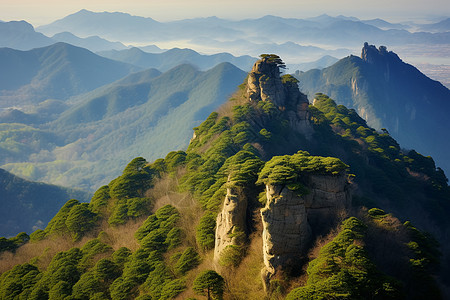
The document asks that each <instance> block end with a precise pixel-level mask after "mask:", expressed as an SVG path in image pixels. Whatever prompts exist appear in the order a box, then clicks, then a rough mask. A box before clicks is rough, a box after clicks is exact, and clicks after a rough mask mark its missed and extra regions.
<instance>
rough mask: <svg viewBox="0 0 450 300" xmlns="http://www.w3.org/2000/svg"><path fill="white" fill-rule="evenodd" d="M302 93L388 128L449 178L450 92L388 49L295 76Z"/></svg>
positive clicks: (373, 50) (366, 47) (371, 50)
mask: <svg viewBox="0 0 450 300" xmlns="http://www.w3.org/2000/svg"><path fill="white" fill-rule="evenodd" d="M296 77H297V78H298V79H299V80H300V83H299V85H300V89H301V90H302V91H304V92H305V93H307V94H308V95H309V97H310V99H313V97H314V94H315V93H317V92H321V93H325V94H327V95H330V97H332V98H334V99H338V100H337V101H338V102H339V103H340V104H343V105H345V106H347V107H350V108H354V109H355V110H356V111H357V112H358V113H359V114H360V115H361V116H363V117H364V118H365V119H366V120H367V121H368V123H369V124H370V125H371V126H373V127H374V128H376V129H381V128H386V129H387V130H388V131H389V132H390V133H391V134H392V136H393V137H394V138H395V139H396V140H398V141H399V142H400V143H401V145H403V146H404V147H407V148H413V149H416V150H417V151H420V152H421V153H422V154H424V155H432V156H433V157H434V159H435V160H436V162H437V165H438V166H440V167H442V168H443V169H445V171H446V172H447V174H448V173H450V156H449V154H448V153H449V152H448V149H450V139H448V128H450V119H449V118H448V116H449V115H450V90H449V89H448V88H446V87H445V86H443V85H442V84H441V83H439V82H437V81H434V80H432V79H430V78H428V77H427V76H425V75H424V74H422V73H421V72H420V71H419V70H417V69H416V68H415V67H413V66H412V65H409V64H407V63H404V62H403V61H402V60H401V59H400V58H399V57H398V56H397V55H396V54H395V53H393V52H391V51H387V49H386V47H380V48H379V49H377V48H375V47H374V46H370V45H368V44H365V45H364V48H363V50H362V54H361V57H357V56H349V57H346V58H344V59H341V60H340V61H338V62H337V63H335V64H334V65H332V66H330V67H328V68H325V69H323V70H310V71H308V72H305V73H297V74H296Z"/></svg>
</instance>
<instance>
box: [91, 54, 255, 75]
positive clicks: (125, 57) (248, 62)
mask: <svg viewBox="0 0 450 300" xmlns="http://www.w3.org/2000/svg"><path fill="white" fill-rule="evenodd" d="M98 54H99V55H102V56H104V57H107V58H110V59H114V60H118V61H121V62H125V63H129V64H133V65H135V66H139V67H141V68H156V69H158V70H160V71H167V70H169V69H171V68H173V67H175V66H178V65H180V64H185V63H188V64H192V65H194V66H197V67H199V68H200V69H201V70H207V69H210V68H212V67H214V66H215V65H217V64H219V63H222V62H229V63H232V64H233V65H235V66H237V67H238V68H240V69H242V70H249V69H250V68H251V67H252V64H253V62H254V61H255V58H253V57H251V56H248V55H246V56H239V57H235V56H233V55H231V54H229V53H218V54H213V55H202V54H199V53H198V52H196V51H194V50H191V49H179V48H173V49H171V50H168V51H165V52H163V53H147V52H144V51H142V50H141V49H139V48H131V49H127V50H121V51H116V50H111V51H103V52H99V53H98Z"/></svg>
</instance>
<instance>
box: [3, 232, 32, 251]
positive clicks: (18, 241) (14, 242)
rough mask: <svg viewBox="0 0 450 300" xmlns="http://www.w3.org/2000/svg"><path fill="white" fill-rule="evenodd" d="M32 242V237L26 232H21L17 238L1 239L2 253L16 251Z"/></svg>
mask: <svg viewBox="0 0 450 300" xmlns="http://www.w3.org/2000/svg"><path fill="white" fill-rule="evenodd" d="M29 240H30V236H29V235H28V234H26V233H25V232H21V233H19V234H18V235H16V236H15V237H12V238H9V239H7V238H4V237H0V253H1V252H3V251H11V252H13V251H15V250H16V249H17V248H19V247H20V246H22V245H24V244H26V243H27V242H28V241H29Z"/></svg>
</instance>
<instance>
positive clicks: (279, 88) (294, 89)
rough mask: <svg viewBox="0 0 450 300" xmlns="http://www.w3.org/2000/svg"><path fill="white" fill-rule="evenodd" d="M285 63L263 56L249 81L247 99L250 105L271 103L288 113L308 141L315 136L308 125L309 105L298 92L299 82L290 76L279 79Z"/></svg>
mask: <svg viewBox="0 0 450 300" xmlns="http://www.w3.org/2000/svg"><path fill="white" fill-rule="evenodd" d="M284 66H285V65H284V62H283V61H282V60H281V58H280V57H279V56H277V55H275V54H262V55H261V59H260V60H258V61H256V62H255V64H254V65H253V68H252V70H251V72H250V73H249V74H248V80H247V97H248V99H249V100H250V101H255V102H258V101H270V102H273V103H274V104H275V105H276V106H277V107H278V108H279V109H280V110H282V111H285V112H286V114H287V118H288V119H289V121H290V123H291V126H292V127H293V128H294V129H296V130H297V131H299V132H301V133H303V134H304V135H305V136H306V137H307V138H308V137H309V136H310V135H311V134H312V127H311V124H310V123H309V109H308V106H309V102H308V98H307V97H306V95H305V94H303V93H301V92H300V90H299V88H298V84H297V83H298V80H297V79H295V78H294V77H293V76H291V75H283V76H280V74H281V72H280V68H284Z"/></svg>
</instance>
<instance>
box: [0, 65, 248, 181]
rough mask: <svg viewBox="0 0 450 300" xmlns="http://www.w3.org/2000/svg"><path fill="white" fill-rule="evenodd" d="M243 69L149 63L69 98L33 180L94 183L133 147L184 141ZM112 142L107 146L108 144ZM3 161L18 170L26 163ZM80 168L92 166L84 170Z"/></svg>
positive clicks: (155, 153) (140, 150) (152, 154)
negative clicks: (55, 141)
mask: <svg viewBox="0 0 450 300" xmlns="http://www.w3.org/2000/svg"><path fill="white" fill-rule="evenodd" d="M244 77H245V73H244V72H243V71H241V70H240V69H238V68H236V67H235V66H233V65H231V64H229V63H222V64H219V65H217V66H216V67H214V68H212V69H210V70H208V71H199V70H197V69H196V68H194V67H193V66H190V65H181V66H178V67H175V68H173V69H171V70H169V71H167V72H165V73H162V74H161V73H160V72H159V71H157V70H154V69H149V70H146V71H142V72H139V73H135V74H131V75H129V76H128V77H126V78H123V79H121V80H119V81H117V82H115V83H113V84H110V85H108V86H105V87H101V88H99V89H97V90H94V91H92V92H90V93H87V94H84V95H82V96H79V97H78V98H74V99H72V102H74V103H77V104H76V105H74V106H73V107H71V108H70V109H68V110H67V111H65V112H64V113H63V114H61V115H60V117H59V118H58V119H57V120H55V121H54V122H52V123H51V124H50V125H49V127H50V131H51V132H53V133H54V134H55V135H57V136H60V137H62V138H64V142H63V146H60V147H56V148H54V149H53V150H50V151H51V153H50V157H52V159H50V160H49V158H48V155H47V156H45V155H44V161H43V162H41V163H33V166H34V167H35V168H36V169H37V170H39V172H36V174H37V176H42V177H31V179H33V180H40V181H46V182H56V183H58V184H61V185H65V186H78V187H82V188H84V189H93V188H98V186H100V185H101V184H104V183H105V182H107V181H109V180H111V179H112V178H113V177H114V176H117V175H118V174H119V172H120V168H121V166H122V165H123V164H125V163H126V162H127V161H129V160H130V159H131V158H133V157H135V156H137V155H145V156H146V157H149V158H150V159H156V158H158V157H159V156H160V155H162V154H164V153H166V152H167V151H170V150H176V149H183V148H185V147H186V146H187V144H188V143H189V138H190V136H191V135H192V131H191V128H192V127H194V126H196V125H198V124H199V122H200V120H202V119H204V118H206V116H207V115H208V114H209V113H210V112H211V111H212V110H214V109H215V108H217V107H218V106H219V105H220V104H222V103H223V102H224V101H225V99H226V98H227V97H228V96H229V95H230V94H231V93H232V92H233V91H234V89H235V87H236V85H238V84H239V83H240V82H242V80H243V78H244ZM112 145H113V146H112ZM25 161H26V163H16V164H7V165H5V166H3V167H4V168H5V169H7V170H9V171H11V172H14V173H15V174H21V175H22V174H23V176H26V175H27V174H24V173H23V170H26V169H27V166H29V165H30V164H29V163H28V160H25ZM86 173H88V174H90V175H89V176H88V177H86Z"/></svg>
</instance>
